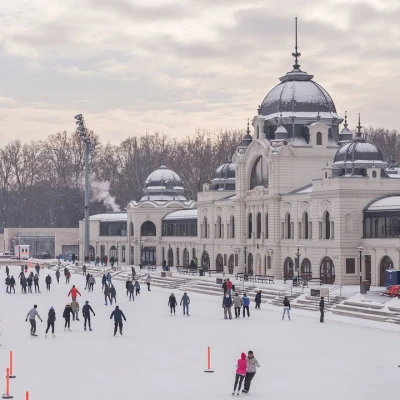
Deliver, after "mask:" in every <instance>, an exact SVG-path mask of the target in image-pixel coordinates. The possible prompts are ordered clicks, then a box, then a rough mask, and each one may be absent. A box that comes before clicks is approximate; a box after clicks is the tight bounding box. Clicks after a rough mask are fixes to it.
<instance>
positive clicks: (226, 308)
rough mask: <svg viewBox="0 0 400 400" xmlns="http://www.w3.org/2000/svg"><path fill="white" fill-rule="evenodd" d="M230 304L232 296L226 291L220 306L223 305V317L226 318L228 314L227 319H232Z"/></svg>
mask: <svg viewBox="0 0 400 400" xmlns="http://www.w3.org/2000/svg"><path fill="white" fill-rule="evenodd" d="M232 304H233V301H232V297H231V296H230V295H229V294H228V293H226V295H224V300H223V302H222V307H224V319H228V315H229V319H232Z"/></svg>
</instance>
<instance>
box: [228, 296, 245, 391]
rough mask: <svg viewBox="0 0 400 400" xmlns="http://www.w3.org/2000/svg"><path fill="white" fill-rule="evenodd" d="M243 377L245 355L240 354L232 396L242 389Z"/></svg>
mask: <svg viewBox="0 0 400 400" xmlns="http://www.w3.org/2000/svg"><path fill="white" fill-rule="evenodd" d="M228 296H229V295H228ZM245 376H246V354H244V353H242V354H241V356H240V359H239V360H238V361H237V365H236V375H235V385H234V386H233V392H232V394H235V392H236V388H237V395H238V396H239V393H240V389H241V388H242V383H243V380H244V378H245ZM238 384H239V387H238Z"/></svg>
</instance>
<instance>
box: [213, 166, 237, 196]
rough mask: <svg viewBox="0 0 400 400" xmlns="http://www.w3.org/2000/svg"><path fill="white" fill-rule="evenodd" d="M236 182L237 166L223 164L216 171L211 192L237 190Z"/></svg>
mask: <svg viewBox="0 0 400 400" xmlns="http://www.w3.org/2000/svg"><path fill="white" fill-rule="evenodd" d="M235 181H236V164H234V163H226V164H222V165H220V166H219V167H218V168H217V169H216V170H215V174H214V179H213V180H212V181H211V185H210V190H235Z"/></svg>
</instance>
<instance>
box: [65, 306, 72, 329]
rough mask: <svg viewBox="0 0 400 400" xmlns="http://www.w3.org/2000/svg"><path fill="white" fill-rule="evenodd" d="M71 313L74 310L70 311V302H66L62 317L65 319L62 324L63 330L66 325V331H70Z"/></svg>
mask: <svg viewBox="0 0 400 400" xmlns="http://www.w3.org/2000/svg"><path fill="white" fill-rule="evenodd" d="M71 315H74V312H73V311H72V307H71V304H69V303H68V304H67V305H66V306H65V308H64V312H63V318H64V319H65V325H64V331H65V330H66V329H67V327H68V332H71V329H70V326H71Z"/></svg>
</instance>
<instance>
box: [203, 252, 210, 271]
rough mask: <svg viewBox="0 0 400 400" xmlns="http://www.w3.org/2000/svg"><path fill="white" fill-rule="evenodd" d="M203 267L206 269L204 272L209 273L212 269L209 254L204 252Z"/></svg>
mask: <svg viewBox="0 0 400 400" xmlns="http://www.w3.org/2000/svg"><path fill="white" fill-rule="evenodd" d="M201 266H202V268H203V269H204V271H208V270H209V269H210V256H209V255H208V252H207V251H205V250H203V253H202V255H201Z"/></svg>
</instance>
